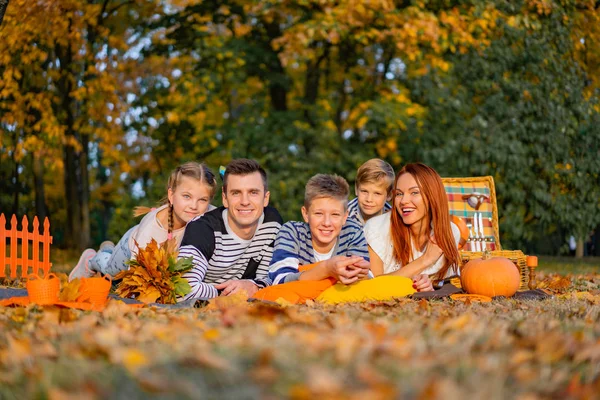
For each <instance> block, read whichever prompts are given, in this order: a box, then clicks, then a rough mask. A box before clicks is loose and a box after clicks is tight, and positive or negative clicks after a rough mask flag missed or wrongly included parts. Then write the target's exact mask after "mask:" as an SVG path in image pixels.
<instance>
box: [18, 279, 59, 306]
mask: <svg viewBox="0 0 600 400" xmlns="http://www.w3.org/2000/svg"><path fill="white" fill-rule="evenodd" d="M25 287H26V288H27V296H28V297H29V301H30V302H32V303H36V304H39V305H50V304H54V303H56V302H57V301H58V295H59V292H60V279H58V277H57V276H56V275H54V274H52V273H50V274H47V275H46V276H45V277H44V278H41V277H40V276H39V275H38V274H30V275H29V276H28V277H27V283H26V284H25Z"/></svg>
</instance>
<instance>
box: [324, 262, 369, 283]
mask: <svg viewBox="0 0 600 400" xmlns="http://www.w3.org/2000/svg"><path fill="white" fill-rule="evenodd" d="M369 267H370V264H369V262H368V261H366V260H365V259H364V258H362V257H360V256H348V257H347V256H335V257H332V258H330V259H329V260H327V261H326V268H327V272H328V273H329V276H331V277H333V278H335V279H337V280H338V281H340V282H341V283H343V284H344V285H349V284H351V283H354V282H356V281H358V280H361V279H364V278H366V277H367V275H368V274H369Z"/></svg>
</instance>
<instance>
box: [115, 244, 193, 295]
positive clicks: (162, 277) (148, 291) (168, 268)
mask: <svg viewBox="0 0 600 400" xmlns="http://www.w3.org/2000/svg"><path fill="white" fill-rule="evenodd" d="M128 265H129V269H127V270H125V271H121V272H120V273H119V274H118V275H117V276H115V279H116V280H121V282H120V283H119V286H118V287H117V290H116V293H117V294H118V295H119V296H122V297H126V298H130V297H133V298H136V299H138V300H139V301H141V302H143V303H162V304H174V303H175V302H176V301H177V297H180V296H184V295H186V294H188V293H189V292H190V291H191V290H192V288H191V286H190V285H189V283H188V282H187V280H185V279H184V278H182V277H181V274H183V273H184V272H186V271H188V270H190V269H191V268H192V267H193V264H192V260H191V258H182V259H179V260H177V250H176V241H175V239H171V240H167V241H165V242H163V243H161V244H160V245H159V244H158V243H157V242H156V241H155V240H154V239H152V241H150V243H148V245H147V246H146V247H145V248H143V249H142V248H140V247H139V246H138V252H137V254H136V256H135V258H134V259H132V260H130V261H129V263H128Z"/></svg>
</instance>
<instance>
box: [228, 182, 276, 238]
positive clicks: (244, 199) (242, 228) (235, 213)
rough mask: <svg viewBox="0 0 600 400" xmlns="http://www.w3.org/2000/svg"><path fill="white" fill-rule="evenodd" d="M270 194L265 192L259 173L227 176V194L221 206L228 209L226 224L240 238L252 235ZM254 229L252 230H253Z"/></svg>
mask: <svg viewBox="0 0 600 400" xmlns="http://www.w3.org/2000/svg"><path fill="white" fill-rule="evenodd" d="M269 196H270V193H269V192H268V191H267V192H265V187H264V184H263V180H262V177H261V176H260V172H258V171H257V172H253V173H251V174H248V175H229V176H227V193H223V205H224V206H225V207H227V209H228V214H227V215H228V222H229V225H230V227H231V228H232V229H233V231H234V232H235V233H236V234H237V235H238V236H240V237H244V236H248V233H251V235H250V237H252V236H253V235H254V230H255V229H256V227H257V226H258V220H259V218H260V216H261V215H262V214H263V211H264V208H265V207H266V206H267V205H268V204H269ZM253 229H254V230H253Z"/></svg>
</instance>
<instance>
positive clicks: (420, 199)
mask: <svg viewBox="0 0 600 400" xmlns="http://www.w3.org/2000/svg"><path fill="white" fill-rule="evenodd" d="M394 206H395V208H396V212H397V213H398V214H399V215H400V217H402V221H403V222H404V224H405V225H409V226H410V225H413V224H415V223H417V222H423V220H424V219H425V218H426V217H427V215H428V209H429V207H428V205H427V199H426V198H425V195H423V193H422V192H421V189H420V188H419V185H418V184H417V181H416V179H415V178H414V177H413V176H412V175H411V174H408V173H406V174H402V175H400V176H399V177H398V180H397V181H396V189H395V191H394Z"/></svg>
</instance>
